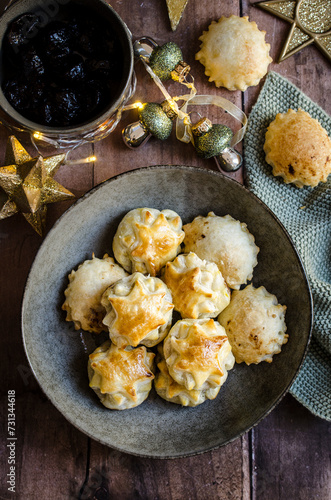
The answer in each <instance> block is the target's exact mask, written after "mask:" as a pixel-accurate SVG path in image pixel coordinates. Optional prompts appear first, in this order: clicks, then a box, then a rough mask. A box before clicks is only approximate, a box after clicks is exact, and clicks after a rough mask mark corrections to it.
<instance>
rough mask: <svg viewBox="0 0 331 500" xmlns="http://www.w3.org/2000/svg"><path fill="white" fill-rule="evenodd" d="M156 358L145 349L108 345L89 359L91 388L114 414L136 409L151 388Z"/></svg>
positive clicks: (108, 343) (107, 343)
mask: <svg viewBox="0 0 331 500" xmlns="http://www.w3.org/2000/svg"><path fill="white" fill-rule="evenodd" d="M154 356H155V354H154V353H151V352H148V351H147V349H146V347H137V348H136V349H134V348H132V347H127V348H125V349H121V348H119V347H116V346H115V345H114V344H112V343H111V342H110V341H107V342H105V343H104V344H102V345H101V346H100V347H98V348H97V349H96V350H95V351H94V352H93V353H92V354H90V356H89V362H88V376H89V380H90V387H91V388H92V389H93V390H94V392H95V393H96V394H97V395H98V397H99V398H100V401H101V403H102V404H103V405H104V406H106V407H107V408H110V409H111V410H127V409H129V408H134V407H136V406H138V405H140V404H141V403H142V402H143V401H145V399H146V398H147V396H148V394H149V392H150V390H151V388H152V380H153V379H154V373H153V370H152V369H153V359H154Z"/></svg>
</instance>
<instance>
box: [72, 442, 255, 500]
mask: <svg viewBox="0 0 331 500" xmlns="http://www.w3.org/2000/svg"><path fill="white" fill-rule="evenodd" d="M248 446H249V445H248V436H247V435H246V436H244V437H242V438H239V439H237V440H236V441H234V442H233V443H231V444H229V445H227V446H225V447H223V448H221V449H219V450H215V451H212V452H208V453H205V454H203V455H198V456H193V457H187V458H182V459H174V460H155V459H146V458H137V457H133V456H130V455H127V454H124V453H120V452H118V451H116V450H111V449H109V448H107V447H105V446H103V445H100V444H99V443H97V442H94V441H92V443H91V457H90V470H89V478H88V482H87V484H86V485H85V488H84V489H83V491H82V494H81V497H80V498H81V500H92V499H93V498H100V499H101V498H116V499H118V500H130V499H133V498H143V499H144V500H152V499H158V500H170V499H174V500H210V499H214V498H215V499H216V498H222V499H223V498H224V499H231V500H237V499H238V500H239V499H242V500H248V499H249V498H250V496H249V491H250V481H249V463H248V456H249V450H248ZM99 495H100V496H99ZM102 495H104V496H102Z"/></svg>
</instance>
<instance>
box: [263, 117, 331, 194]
mask: <svg viewBox="0 0 331 500" xmlns="http://www.w3.org/2000/svg"><path fill="white" fill-rule="evenodd" d="M264 152H265V154H266V161H267V163H269V165H271V166H272V173H273V175H275V176H280V177H282V178H283V180H284V182H285V183H286V184H288V183H292V184H294V185H296V186H297V187H299V188H302V187H304V186H311V187H315V186H317V185H318V184H319V183H320V182H326V181H327V178H328V175H329V174H330V173H331V140H330V137H329V136H328V134H327V131H326V130H325V129H324V128H323V127H322V126H321V124H320V123H319V122H318V121H317V120H316V119H315V118H312V117H311V116H310V115H309V113H307V112H306V111H303V110H302V109H298V111H294V110H293V109H289V110H288V111H287V112H286V113H278V114H277V116H276V118H275V120H274V121H272V122H271V123H270V125H269V127H268V129H267V132H266V135H265V143H264Z"/></svg>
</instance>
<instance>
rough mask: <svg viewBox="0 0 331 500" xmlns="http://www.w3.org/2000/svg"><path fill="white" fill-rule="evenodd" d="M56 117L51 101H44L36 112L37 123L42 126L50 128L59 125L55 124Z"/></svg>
mask: <svg viewBox="0 0 331 500" xmlns="http://www.w3.org/2000/svg"><path fill="white" fill-rule="evenodd" d="M54 116H55V111H54V105H53V104H52V102H51V101H49V100H43V101H42V102H41V103H40V104H39V106H38V107H37V108H36V109H35V112H34V120H36V117H37V121H38V122H39V123H41V124H42V125H47V126H49V127H50V126H53V125H57V123H55V119H54Z"/></svg>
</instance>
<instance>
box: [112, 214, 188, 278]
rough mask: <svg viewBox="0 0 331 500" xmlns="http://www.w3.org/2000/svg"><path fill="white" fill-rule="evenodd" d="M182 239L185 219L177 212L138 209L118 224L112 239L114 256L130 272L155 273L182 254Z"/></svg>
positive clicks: (154, 274) (152, 274)
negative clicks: (183, 220) (180, 252)
mask: <svg viewBox="0 0 331 500" xmlns="http://www.w3.org/2000/svg"><path fill="white" fill-rule="evenodd" d="M183 239H184V233H183V231H182V220H181V218H180V216H179V215H178V214H177V213H176V212H174V211H172V210H162V211H161V212H160V211H159V210H156V209H154V208H136V209H134V210H131V211H130V212H128V213H127V214H126V215H125V216H124V218H123V219H122V220H121V222H120V224H119V226H118V229H117V232H116V234H115V237H114V240H113V251H114V256H115V259H116V260H117V261H118V262H119V263H120V264H121V265H122V266H123V267H124V269H126V270H127V271H128V272H130V273H133V272H136V271H137V272H141V273H143V274H144V273H148V274H150V275H151V276H156V275H157V274H159V272H160V270H161V268H162V267H163V266H164V265H165V264H166V263H167V262H168V261H169V260H172V259H174V258H175V257H176V255H177V254H178V253H179V251H180V244H181V242H182V241H183Z"/></svg>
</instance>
